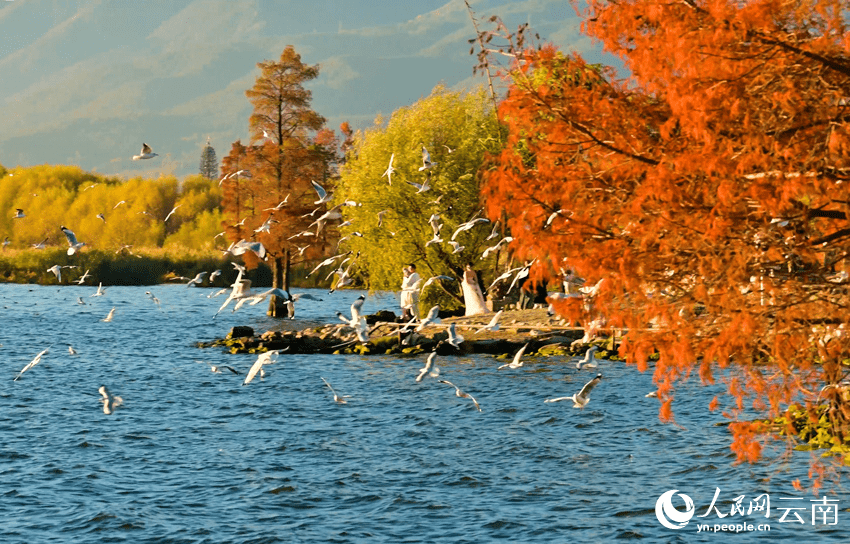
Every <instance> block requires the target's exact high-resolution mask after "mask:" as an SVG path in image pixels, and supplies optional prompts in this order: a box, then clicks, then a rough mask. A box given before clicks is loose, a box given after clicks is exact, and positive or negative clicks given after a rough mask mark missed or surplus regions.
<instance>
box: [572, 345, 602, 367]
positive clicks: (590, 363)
mask: <svg viewBox="0 0 850 544" xmlns="http://www.w3.org/2000/svg"><path fill="white" fill-rule="evenodd" d="M597 351H599V346H591V348H590V349H589V350H587V351H586V352H585V354H584V359H582V360H581V361H579V362H577V363H576V368H577V369H579V370H581V367H582V366H586V367H587V368H596V367H597V366H598V365H597V362H598V360H597V359H596V355H595V353H596V352H597Z"/></svg>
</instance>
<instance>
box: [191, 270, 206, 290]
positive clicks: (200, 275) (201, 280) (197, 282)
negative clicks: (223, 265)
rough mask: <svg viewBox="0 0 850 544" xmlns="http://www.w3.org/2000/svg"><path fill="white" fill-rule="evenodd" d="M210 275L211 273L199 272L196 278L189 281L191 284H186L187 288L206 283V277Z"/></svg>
mask: <svg viewBox="0 0 850 544" xmlns="http://www.w3.org/2000/svg"><path fill="white" fill-rule="evenodd" d="M207 274H209V272H198V273H197V274H196V275H195V277H194V278H192V279H191V280H189V283H187V284H186V287H191V286H193V285H196V286H197V285H200V284H202V283H204V277H205V276H206V275H207Z"/></svg>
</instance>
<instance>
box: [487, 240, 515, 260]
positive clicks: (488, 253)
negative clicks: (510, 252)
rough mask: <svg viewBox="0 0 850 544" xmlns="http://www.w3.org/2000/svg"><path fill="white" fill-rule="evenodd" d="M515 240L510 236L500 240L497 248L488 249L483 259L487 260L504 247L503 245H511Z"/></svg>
mask: <svg viewBox="0 0 850 544" xmlns="http://www.w3.org/2000/svg"><path fill="white" fill-rule="evenodd" d="M513 240H514V239H513V238H511V237H510V236H505V237H504V238H502V239H501V240H499V243H498V244H496V245H495V246H492V247H488V248H487V249H485V250H484V253H483V254H482V255H481V258H482V259H486V258H487V257H488V256H489V255H490V254H491V253H495V252H496V251H499V249H500V248H501V247H502V244H509V243H511V242H513Z"/></svg>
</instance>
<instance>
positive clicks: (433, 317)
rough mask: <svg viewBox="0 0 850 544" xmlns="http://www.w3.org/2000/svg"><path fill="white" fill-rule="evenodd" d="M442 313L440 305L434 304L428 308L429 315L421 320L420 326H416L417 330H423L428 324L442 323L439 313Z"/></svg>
mask: <svg viewBox="0 0 850 544" xmlns="http://www.w3.org/2000/svg"><path fill="white" fill-rule="evenodd" d="M439 313H440V305H439V304H437V305H436V306H432V307H431V309H430V310H428V315H427V316H425V319H423V320H422V321H420V322H419V326H418V327H416V332H419V331H421V330H422V329H424V328H425V327H427V326H428V325H431V324H433V325H437V324H439V323H440V318H439V317H437V315H438V314H439Z"/></svg>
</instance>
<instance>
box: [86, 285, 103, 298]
mask: <svg viewBox="0 0 850 544" xmlns="http://www.w3.org/2000/svg"><path fill="white" fill-rule="evenodd" d="M105 294H106V289H104V288H103V282H100V283H98V284H97V291H95V293H94V294H93V295H89V296H92V297H102V296H103V295H105Z"/></svg>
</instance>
